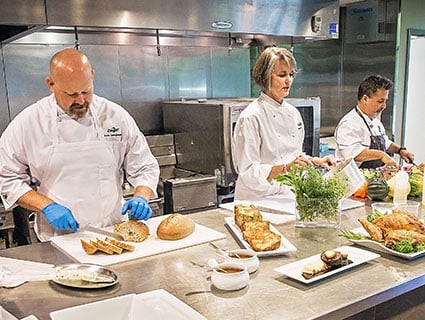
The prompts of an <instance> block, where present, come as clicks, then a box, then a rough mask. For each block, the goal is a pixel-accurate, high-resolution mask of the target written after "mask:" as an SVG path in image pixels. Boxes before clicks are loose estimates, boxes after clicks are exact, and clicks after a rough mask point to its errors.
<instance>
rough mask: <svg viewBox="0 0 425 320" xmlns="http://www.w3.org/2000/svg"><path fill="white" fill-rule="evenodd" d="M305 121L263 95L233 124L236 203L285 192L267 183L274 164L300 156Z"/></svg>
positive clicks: (290, 109) (283, 162)
mask: <svg viewBox="0 0 425 320" xmlns="http://www.w3.org/2000/svg"><path fill="white" fill-rule="evenodd" d="M304 134H305V133H304V122H303V120H302V117H301V114H300V113H299V111H298V110H297V109H296V108H295V107H294V106H292V105H290V104H289V103H287V102H285V101H283V103H282V104H279V103H278V102H276V101H275V100H273V99H272V98H270V97H269V96H267V95H266V94H264V93H262V94H261V95H260V97H259V98H258V99H256V100H255V101H253V102H252V103H251V104H249V105H248V106H247V107H246V108H245V109H244V110H243V111H242V113H241V115H240V117H239V119H238V120H237V122H236V126H235V131H234V135H233V152H232V154H233V162H234V165H235V167H236V169H237V171H238V178H237V181H236V188H235V200H253V199H259V198H263V197H264V196H270V195H275V194H279V193H285V192H288V188H287V187H285V186H281V185H280V183H278V182H276V181H275V180H272V181H271V182H269V181H268V180H267V177H268V175H269V174H270V170H271V168H272V167H273V166H275V165H281V164H287V163H290V162H292V161H293V160H295V158H296V157H298V156H299V155H301V154H302V148H303V142H304Z"/></svg>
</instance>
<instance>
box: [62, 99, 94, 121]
mask: <svg viewBox="0 0 425 320" xmlns="http://www.w3.org/2000/svg"><path fill="white" fill-rule="evenodd" d="M89 105H90V103H88V102H87V101H85V102H84V103H83V104H79V103H73V104H72V105H71V106H70V107H69V109H68V112H67V114H68V115H69V116H70V117H72V118H77V119H79V118H83V117H84V116H85V115H86V114H87V112H88V111H89Z"/></svg>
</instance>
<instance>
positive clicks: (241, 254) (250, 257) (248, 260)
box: [226, 249, 260, 273]
mask: <svg viewBox="0 0 425 320" xmlns="http://www.w3.org/2000/svg"><path fill="white" fill-rule="evenodd" d="M226 261H228V262H234V263H242V264H243V265H245V266H246V267H247V269H248V273H253V272H255V271H257V269H258V267H259V266H260V260H259V259H258V256H257V253H256V252H255V251H253V250H250V249H235V250H230V251H228V252H227V257H226Z"/></svg>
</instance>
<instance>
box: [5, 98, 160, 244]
mask: <svg viewBox="0 0 425 320" xmlns="http://www.w3.org/2000/svg"><path fill="white" fill-rule="evenodd" d="M79 146H81V147H79ZM68 147H69V150H68V149H67V148H68ZM58 150H59V152H58ZM68 152H69V159H68V158H67V156H66V155H67V153H68ZM52 155H53V156H52ZM58 155H59V156H58ZM0 163H1V164H2V166H1V168H0V190H1V198H2V200H3V203H4V205H5V208H6V209H9V208H11V207H13V206H14V205H15V202H16V201H17V200H18V199H19V198H20V197H21V196H22V195H23V194H24V193H26V192H28V191H29V190H31V187H30V183H34V184H35V185H36V186H40V189H41V190H39V191H40V192H42V193H43V194H46V195H47V196H49V197H51V198H52V199H53V200H55V201H57V202H58V203H60V204H62V205H66V206H69V207H70V208H71V210H72V209H74V210H73V211H77V212H74V215H76V219H77V221H79V223H80V222H81V221H82V222H83V223H80V226H84V225H87V224H89V223H91V224H93V225H96V226H99V227H102V226H105V225H110V224H111V223H115V222H118V221H119V220H120V218H121V217H120V212H119V208H118V204H117V205H115V204H116V202H118V201H119V202H122V189H121V184H122V182H123V173H124V171H125V173H126V178H127V180H128V181H129V182H130V183H131V184H132V185H134V186H137V185H146V186H148V187H149V188H151V189H152V190H153V191H154V192H155V190H156V187H157V183H158V178H159V167H158V163H157V161H156V159H155V157H153V155H152V153H151V151H150V149H149V146H148V144H147V142H146V138H145V137H144V136H143V134H142V133H141V132H140V130H139V128H138V127H137V125H136V123H135V121H134V119H133V118H132V117H131V116H130V115H129V114H128V113H127V111H125V110H124V109H123V108H122V107H121V106H119V105H117V104H115V103H113V102H111V101H108V100H106V99H104V98H101V97H98V96H96V95H94V96H93V101H92V103H91V105H90V113H89V115H88V116H87V117H85V118H82V119H78V121H76V120H74V119H71V118H70V117H69V116H68V115H67V114H65V113H64V112H63V111H62V110H61V109H60V108H59V106H58V105H57V104H56V101H55V98H54V96H53V95H50V96H48V97H45V98H43V99H41V100H39V101H38V102H36V103H35V104H33V105H31V106H29V107H28V108H26V109H24V110H23V111H22V112H21V113H20V114H18V115H17V116H16V117H15V119H14V120H13V121H12V122H11V123H10V125H9V126H8V127H7V128H6V130H5V131H4V133H3V135H2V137H1V138H0ZM62 163H63V164H62ZM93 163H94V165H93ZM52 171H53V172H52ZM93 171H97V172H95V173H94V172H93ZM73 173H74V174H73ZM106 175H107V176H106ZM76 177H87V179H82V178H76ZM55 179H56V182H55ZM81 180H83V181H81ZM95 180H97V181H95ZM64 181H69V187H68V185H66V183H65V182H64ZM111 182H112V183H113V184H115V185H114V186H111ZM89 184H94V186H93V187H87V186H88V185H89ZM46 185H47V186H48V187H45V186H46ZM43 186H44V189H43ZM79 186H80V188H81V189H84V190H90V192H91V191H93V194H92V195H90V196H92V197H93V201H86V203H90V207H87V206H86V207H85V209H86V210H79V209H80V207H79V206H78V202H79V201H80V200H81V199H73V198H78V196H76V195H77V194H78V192H79V190H78V187H79ZM67 189H69V190H68V191H69V195H66V196H65V198H66V200H67V202H68V203H61V197H60V196H58V197H56V198H55V193H56V192H58V193H57V194H61V195H62V196H63V195H64V194H66V191H67ZM50 190H52V192H50ZM111 191H113V196H112V197H109V198H113V199H116V200H111V199H109V202H111V201H112V202H114V201H115V202H114V203H112V202H111V203H112V205H111V206H110V209H109V210H111V211H113V212H110V213H108V218H106V217H105V210H108V209H105V205H106V206H107V204H108V197H105V196H104V195H105V194H106V193H111ZM102 193H103V199H104V204H103V207H102V206H101V205H100V202H101V200H102ZM80 196H81V197H82V196H83V195H82V194H81V195H80ZM90 196H87V195H85V194H84V197H86V198H87V199H90V198H89V197H90ZM57 198H59V199H57ZM70 199H71V200H70ZM96 203H99V205H98V207H96ZM89 208H90V210H88V212H87V209H89ZM96 208H97V209H98V210H96ZM81 209H84V208H81ZM78 211H84V213H82V212H78ZM100 211H103V212H100ZM82 214H84V216H82ZM102 215H103V216H102ZM39 222H40V221H39ZM44 222H45V221H44ZM36 223H37V221H36ZM42 240H43V239H42Z"/></svg>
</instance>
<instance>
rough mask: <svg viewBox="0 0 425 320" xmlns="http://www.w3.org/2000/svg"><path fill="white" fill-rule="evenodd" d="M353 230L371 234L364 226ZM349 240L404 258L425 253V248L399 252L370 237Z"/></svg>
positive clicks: (416, 256) (412, 257)
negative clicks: (417, 250) (416, 250)
mask: <svg viewBox="0 0 425 320" xmlns="http://www.w3.org/2000/svg"><path fill="white" fill-rule="evenodd" d="M351 231H352V232H354V233H359V234H361V235H364V236H365V237H370V236H369V234H368V233H367V231H366V230H365V229H364V228H363V227H359V228H356V229H353V230H351ZM347 240H349V241H350V242H352V243H355V244H357V245H359V246H362V247H365V248H369V249H372V250H375V251H378V252H382V253H386V254H390V255H392V256H396V257H399V258H403V259H406V260H413V259H417V258H419V257H422V256H424V255H425V250H424V251H419V252H412V253H402V252H397V251H395V250H392V249H390V248H387V247H386V246H384V245H383V244H382V243H380V242H377V241H374V240H372V239H369V240H368V239H364V240H352V239H347Z"/></svg>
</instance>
